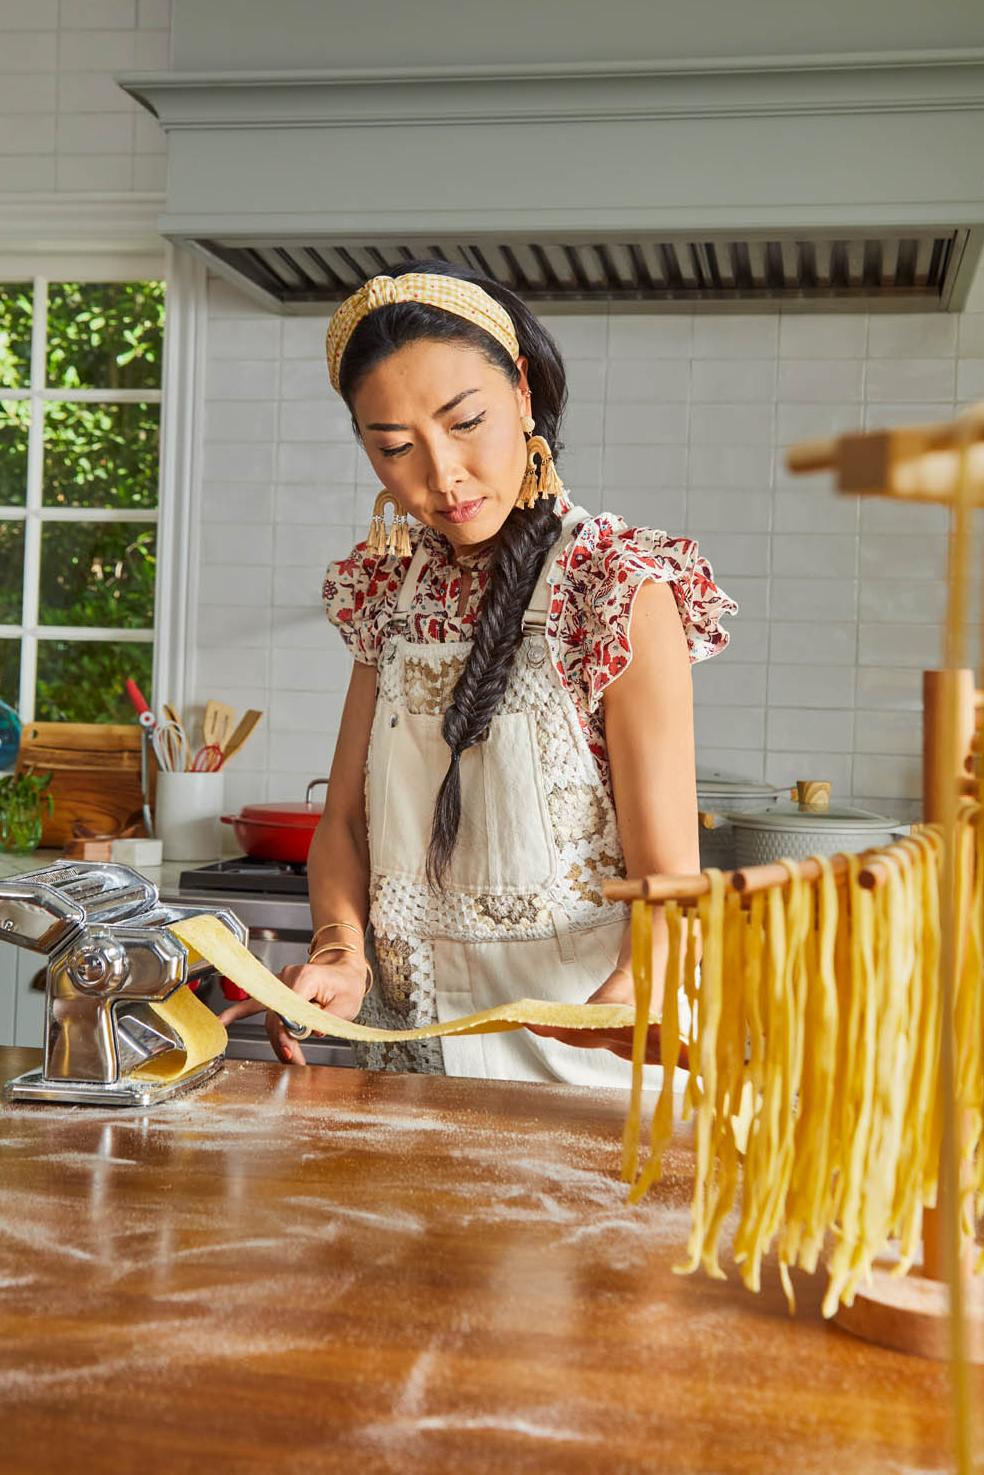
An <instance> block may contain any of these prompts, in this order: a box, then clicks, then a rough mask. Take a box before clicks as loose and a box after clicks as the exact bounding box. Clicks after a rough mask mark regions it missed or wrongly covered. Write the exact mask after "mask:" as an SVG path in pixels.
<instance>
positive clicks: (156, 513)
mask: <svg viewBox="0 0 984 1475" xmlns="http://www.w3.org/2000/svg"><path fill="white" fill-rule="evenodd" d="M161 244H162V245H163V244H164V243H163V242H162V243H161ZM32 255H33V253H32ZM45 256H47V259H45ZM39 257H40V261H39ZM39 264H40V266H41V268H42V270H41V271H40V272H39V271H37V266H38V265H39ZM25 265H26V262H25V259H24V257H23V256H19V257H17V256H14V255H13V253H8V252H5V251H3V250H0V280H3V281H7V282H16V281H28V280H30V281H32V283H33V288H34V294H35V295H34V319H33V327H32V338H31V379H30V387H29V388H28V389H23V390H7V389H3V390H0V399H3V400H8V401H12V400H20V401H22V402H23V401H34V402H35V403H32V406H31V412H32V413H31V424H30V429H29V437H28V464H27V488H26V498H25V505H24V506H22V507H12V506H7V505H4V506H2V507H0V519H2V520H4V521H11V522H16V521H23V522H24V524H25V547H24V585H23V594H22V606H21V619H20V622H19V623H16V624H0V638H2V639H15V640H18V641H19V642H20V647H21V662H20V685H19V698H18V706H19V709H20V715H21V719H22V721H23V722H24V723H27V722H31V721H33V720H34V713H35V693H36V686H37V656H38V646H39V643H40V641H42V640H66V639H67V640H73V641H82V640H106V641H114V642H120V643H121V642H125V641H132V642H135V643H147V642H153V647H154V667H153V688H154V693H155V697H156V700H157V702H158V704H159V703H160V702H161V701H170V702H172V703H173V704H174V705H175V706H177V707H179V708H180V707H181V705H182V704H183V702H184V700H185V695H186V689H187V684H188V677H189V659H191V658H192V657H193V654H194V652H193V642H194V629H193V620H191V619H190V617H189V616H190V611H191V610H192V609H193V607H194V599H195V597H196V595H197V588H196V587H195V586H196V584H197V579H196V577H195V573H196V570H195V562H194V560H193V558H192V556H191V548H192V542H193V539H192V538H191V529H192V526H193V524H194V516H195V508H196V507H197V502H198V487H199V483H200V480H201V434H200V429H199V425H198V416H197V415H196V413H195V406H196V402H197V398H198V395H199V393H200V390H201V386H202V382H203V377H204V358H205V346H204V340H205V325H206V273H205V269H204V266H203V265H202V263H201V262H199V261H198V260H197V259H196V258H195V257H192V256H191V255H189V254H188V253H187V252H184V251H180V250H177V251H176V250H174V249H173V248H171V247H170V246H167V247H165V249H164V251H163V252H162V253H161V254H160V255H159V256H157V257H148V256H147V255H146V254H144V255H137V254H136V253H134V254H133V255H132V256H130V255H128V254H125V253H124V254H121V253H117V252H113V253H110V252H106V253H105V255H104V254H103V253H102V252H94V253H91V254H90V253H79V254H78V256H76V255H75V253H74V252H71V251H69V252H65V253H61V252H60V253H58V255H57V257H55V256H53V255H49V254H48V253H44V254H42V253H38V254H37V255H33V260H32V265H34V266H35V274H34V275H33V277H32V274H31V272H30V271H28V270H25V269H24V267H25ZM45 268H46V269H45ZM152 280H153V281H163V282H164V287H165V320H164V322H165V325H164V354H163V363H162V378H161V388H160V389H154V390H147V389H136V390H103V389H88V390H85V389H75V390H72V389H53V388H47V387H46V386H45V385H44V380H45V378H46V367H47V365H46V340H47V321H46V317H47V314H46V308H47V291H46V290H44V291H43V292H42V293H40V294H39V293H38V290H37V289H38V286H39V285H41V286H43V287H44V288H45V289H46V287H47V284H48V283H49V282H86V281H89V282H112V281H120V282H123V281H152ZM39 296H40V299H41V302H42V306H41V310H40V312H39V310H38V301H39ZM39 319H42V320H41V321H39ZM57 401H61V402H72V403H79V402H83V401H88V402H90V403H91V402H96V403H115V404H128V403H129V404H132V403H136V404H157V403H159V404H160V405H161V419H160V465H159V476H158V500H157V507H156V508H131V509H127V508H115V507H114V508H84V507H79V508H74V507H72V508H65V507H45V506H44V504H43V501H42V496H43V483H42V474H43V468H44V431H43V423H42V420H43V417H42V416H41V415H39V414H38V413H36V411H37V409H38V408H39V407H40V406H41V405H43V404H45V403H51V402H57ZM50 522H88V523H92V522H128V523H149V524H156V525H157V532H158V536H157V570H156V580H155V599H154V623H153V627H152V628H149V629H141V630H121V629H104V628H101V627H79V626H72V627H62V626H57V625H41V624H39V621H38V614H39V609H38V605H39V596H40V564H41V534H42V529H43V526H44V524H45V523H50Z"/></svg>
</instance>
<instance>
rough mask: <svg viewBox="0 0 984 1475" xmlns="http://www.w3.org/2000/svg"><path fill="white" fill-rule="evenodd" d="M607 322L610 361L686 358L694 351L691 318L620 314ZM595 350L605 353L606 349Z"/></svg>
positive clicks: (673, 315) (652, 314) (667, 315)
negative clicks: (608, 324)
mask: <svg viewBox="0 0 984 1475" xmlns="http://www.w3.org/2000/svg"><path fill="white" fill-rule="evenodd" d="M574 321H577V319H574ZM608 321H609V323H610V327H609V331H608V350H607V351H608V353H609V354H610V356H611V357H612V358H613V359H687V358H689V357H690V356H691V353H692V351H693V342H694V319H693V318H692V317H690V316H686V315H684V314H679V315H677V314H663V313H651V314H648V313H647V314H643V313H640V314H632V316H623V315H621V314H619V315H617V316H612V317H611V318H610V319H609V320H608ZM594 351H596V352H598V353H604V352H605V349H604V347H601V348H599V349H597V350H594Z"/></svg>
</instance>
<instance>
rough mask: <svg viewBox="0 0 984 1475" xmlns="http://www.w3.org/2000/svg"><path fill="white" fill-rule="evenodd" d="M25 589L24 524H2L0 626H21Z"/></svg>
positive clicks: (0, 530)
mask: <svg viewBox="0 0 984 1475" xmlns="http://www.w3.org/2000/svg"><path fill="white" fill-rule="evenodd" d="M23 588H24V524H23V523H22V522H0V625H19V624H20V619H21V595H22V593H23Z"/></svg>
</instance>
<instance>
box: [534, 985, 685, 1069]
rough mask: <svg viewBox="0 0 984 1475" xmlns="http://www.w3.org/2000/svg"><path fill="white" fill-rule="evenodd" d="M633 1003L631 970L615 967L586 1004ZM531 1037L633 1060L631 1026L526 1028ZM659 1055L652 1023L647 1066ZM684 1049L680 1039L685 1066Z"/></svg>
mask: <svg viewBox="0 0 984 1475" xmlns="http://www.w3.org/2000/svg"><path fill="white" fill-rule="evenodd" d="M634 1000H635V989H634V987H633V983H632V970H631V968H626V967H618V968H615V969H613V970H612V972H611V973H609V975H608V977H607V978H606V979H605V981H604V983H603V984H602V985H601V987H600V988H598V989H595V991H594V993H593V994H592V995H591V997H590V999H588V1000H587V1002H588V1003H589V1004H632V1003H633V1002H634ZM527 1028H528V1029H529V1030H530V1032H531V1033H532V1034H535V1035H545V1036H547V1037H549V1038H550V1039H552V1040H560V1041H561V1042H562V1043H563V1044H565V1045H575V1046H577V1047H578V1048H579V1049H581V1050H611V1051H612V1053H613V1054H614V1055H620V1056H621V1057H622V1059H623V1060H631V1059H632V1036H633V1033H634V1030H633V1028H632V1026H631V1025H627V1026H626V1027H625V1029H547V1028H544V1027H543V1026H542V1025H533V1024H531V1025H528V1026H527ZM661 1058H662V1056H661V1054H660V1035H659V1025H658V1024H651V1025H650V1026H649V1033H648V1035H647V1038H646V1064H647V1065H658V1064H659V1062H660V1060H661ZM687 1058H688V1057H687V1047H686V1045H685V1044H684V1043H683V1041H682V1040H681V1042H680V1056H679V1059H678V1061H677V1064H678V1065H681V1066H683V1067H686V1065H687Z"/></svg>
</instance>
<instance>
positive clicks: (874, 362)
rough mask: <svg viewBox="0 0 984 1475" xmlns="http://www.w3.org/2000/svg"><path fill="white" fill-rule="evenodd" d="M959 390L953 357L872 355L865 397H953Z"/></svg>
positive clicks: (911, 398) (909, 398) (884, 399)
mask: <svg viewBox="0 0 984 1475" xmlns="http://www.w3.org/2000/svg"><path fill="white" fill-rule="evenodd" d="M955 392H956V378H955V372H954V360H953V358H952V357H951V358H948V359H945V358H943V359H941V358H895V359H871V360H870V361H869V363H868V370H867V375H866V378H865V398H866V399H867V400H869V401H876V400H880V401H883V402H885V403H888V404H892V403H894V402H895V401H897V400H952V399H953V396H954V394H955Z"/></svg>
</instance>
